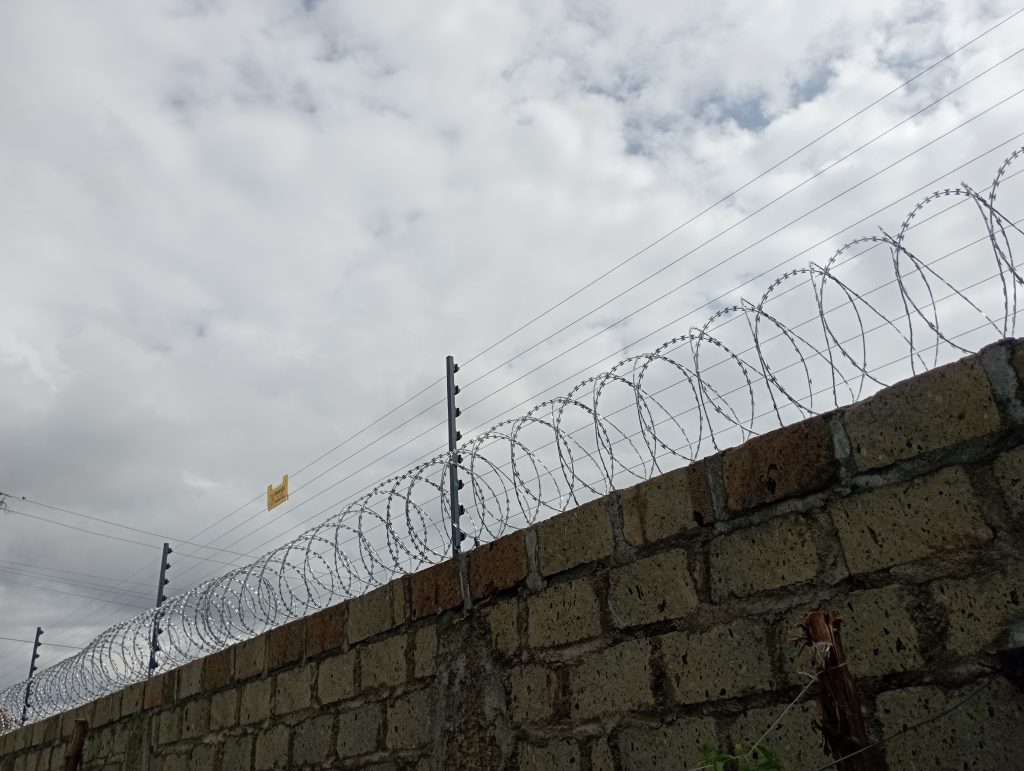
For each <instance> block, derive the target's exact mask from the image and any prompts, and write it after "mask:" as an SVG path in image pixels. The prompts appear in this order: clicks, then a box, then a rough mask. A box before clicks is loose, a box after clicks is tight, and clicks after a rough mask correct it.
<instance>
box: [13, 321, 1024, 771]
mask: <svg viewBox="0 0 1024 771" xmlns="http://www.w3.org/2000/svg"><path fill="white" fill-rule="evenodd" d="M1022 382H1024V343H1021V342H1017V341H1005V342H1002V343H999V344H996V345H994V346H991V347H989V348H987V349H985V350H984V351H983V352H981V353H980V354H978V355H974V356H970V357H968V358H966V359H964V360H962V361H960V362H957V363H954V364H951V365H949V366H946V367H943V368H940V369H936V370H933V371H930V372H928V373H925V374H923V375H920V376H918V377H916V378H914V379H911V380H908V381H905V382H903V383H900V384H897V385H896V386H894V387H892V388H889V389H886V390H884V391H882V392H880V393H878V394H877V395H875V396H874V397H872V398H870V399H868V400H866V401H864V402H861V403H859V404H856V405H853V406H851V407H849V408H846V409H842V410H838V411H836V412H833V413H831V414H828V415H824V416H820V417H815V418H812V419H810V420H807V421H805V422H802V423H799V424H796V425H792V426H789V427H786V428H782V429H779V430H778V431H775V432H773V433H770V434H766V435H763V436H759V437H757V438H754V439H751V440H750V441H748V442H746V443H745V444H743V445H741V446H739V447H737V448H735V449H732V450H728V451H725V452H722V453H720V454H718V455H716V456H714V457H711V458H708V459H706V460H703V461H700V462H698V463H694V464H692V465H690V466H687V467H685V468H682V469H678V470H676V471H672V472H669V473H667V474H664V475H662V476H660V477H657V478H656V479H652V480H650V481H648V482H645V483H643V484H640V485H637V486H635V487H632V488H630V489H627V490H622V491H619V492H616V493H613V494H611V495H608V496H606V497H604V498H601V499H599V500H596V501H593V502H591V503H588V504H586V505H584V506H581V507H579V508H577V509H575V510H573V511H568V512H565V513H563V514H561V515H558V516H556V517H553V518H551V519H549V520H546V521H544V522H541V523H539V524H537V525H536V526H534V527H531V528H529V529H526V530H522V531H518V532H515V533H511V534H509V535H506V536H504V537H503V538H501V539H499V540H497V541H495V542H493V543H490V544H487V545H485V546H482V547H479V548H477V549H474V550H473V551H471V552H469V553H468V554H466V555H463V556H462V557H461V558H460V559H458V560H453V561H449V562H446V563H444V564H441V565H438V566H435V567H431V568H429V569H427V570H424V571H422V572H419V573H416V574H414V575H410V576H406V577H403V578H401V579H398V580H396V581H394V582H392V583H390V584H388V585H387V586H384V587H382V588H379V589H377V590H375V591H373V592H371V593H369V594H366V595H364V596H362V597H358V598H355V599H353V600H351V601H349V602H346V603H343V604H340V605H337V606H334V607H331V608H328V609H326V610H324V611H322V612H320V613H317V614H315V615H313V616H310V617H308V618H305V619H301V620H298V621H295V622H292V623H290V624H288V625H285V626H283V627H280V628H277V629H274V630H271V631H270V632H267V633H266V634H264V635H261V636H259V637H256V638H254V639H252V640H248V641H246V642H243V643H240V644H238V645H235V646H234V647H232V648H229V649H228V650H225V651H222V652H220V653H217V654H214V655H212V656H210V657H208V658H205V659H202V660H199V661H196V662H193V663H191V664H189V665H187V666H185V667H182V668H180V669H178V670H176V671H172V672H168V673H166V674H163V675H160V676H158V677H155V678H154V679H152V680H151V681H149V682H147V683H145V684H139V685H136V686H133V687H131V688H128V689H126V690H124V691H122V692H120V693H116V694H113V695H110V696H107V697H105V698H102V699H99V700H97V701H95V702H93V703H91V704H87V705H85V706H83V707H81V708H79V709H77V710H75V711H74V712H70V713H67V714H65V715H61V716H57V717H53V718H50V719H48V720H45V721H41V722H39V723H36V724H33V725H29V726H26V727H25V728H23V729H20V730H18V731H15V732H12V733H8V734H6V735H4V736H2V737H0V771H37V770H41V769H51V768H52V769H57V768H60V767H61V763H62V760H63V756H64V752H65V749H66V741H67V738H68V737H69V736H70V733H71V727H72V725H73V721H74V719H75V718H79V717H82V718H85V719H87V720H88V721H89V725H90V728H89V733H88V738H87V741H86V754H85V765H84V768H85V769H89V770H90V771H92V770H96V771H115V769H117V770H118V771H127V770H129V769H146V770H147V771H148V770H149V769H152V770H153V771H178V770H179V769H180V771H186V769H187V770H188V771H207V770H210V769H238V770H239V771H250V770H252V771H265V770H269V769H284V768H286V769H326V768H339V769H348V768H364V769H381V770H383V769H395V770H396V771H397V770H398V769H404V770H407V771H413V770H415V771H420V770H425V769H490V768H494V769H561V768H565V769H579V770H580V771H610V770H612V769H685V768H691V767H694V766H698V765H700V749H699V748H700V747H701V746H702V745H710V746H714V747H717V748H729V747H731V746H732V744H733V743H734V742H745V743H750V742H753V741H755V740H756V739H758V738H759V737H760V736H761V735H762V733H763V732H764V731H765V730H766V729H767V728H768V727H769V726H770V725H771V724H772V723H773V722H774V721H775V720H776V718H778V717H779V715H780V714H781V713H782V711H783V709H784V708H785V707H786V706H787V705H789V704H790V703H791V702H792V701H793V700H794V698H795V697H796V696H797V695H798V694H800V693H801V691H802V690H803V687H804V685H805V683H806V682H807V678H806V675H805V674H804V673H806V672H807V671H809V670H810V663H809V657H808V655H807V652H806V650H804V649H801V647H800V646H799V645H797V644H795V643H794V638H796V637H797V635H798V631H799V630H798V627H797V624H798V622H799V621H800V619H801V618H802V616H803V614H804V613H805V612H807V611H808V610H811V609H814V608H816V607H819V606H824V607H828V608H832V609H835V610H838V611H839V612H840V613H841V614H842V615H843V617H844V619H845V621H844V626H843V630H844V640H845V642H846V648H847V652H848V654H849V656H850V666H851V668H852V672H853V674H854V676H855V677H856V678H857V681H858V683H859V686H860V689H861V692H862V696H863V705H864V711H865V716H866V720H867V724H868V728H869V731H870V734H871V736H872V738H873V739H876V740H881V739H883V738H885V737H891V738H889V739H888V740H886V741H885V742H884V743H883V744H882V745H881V746H880V748H879V749H878V750H877V756H878V758H879V761H880V764H881V767H883V768H889V769H907V768H928V769H947V768H948V769H969V768H979V769H982V768H984V769H992V768H1000V769H1002V768H1007V769H1009V768H1022V767H1024V761H1022V760H1021V758H1024V731H1022V730H1021V727H1022V726H1024V694H1021V692H1020V691H1018V690H1017V689H1016V688H1015V687H1014V686H1013V685H1011V684H1010V683H1009V681H1008V680H1007V679H1006V678H1004V677H1002V676H1001V675H996V676H993V675H992V673H991V668H992V666H994V665H995V662H996V660H995V658H994V656H993V651H994V649H995V648H996V646H997V645H998V644H999V641H1000V637H1001V636H1002V635H1003V634H1004V633H1005V630H1006V629H1007V627H1008V625H1010V624H1013V623H1015V622H1021V621H1024V604H1022V600H1024V567H1022V555H1024V495H1022V493H1024V398H1022V395H1024V392H1022ZM813 695H814V690H813V688H812V689H811V690H810V691H809V692H807V693H806V695H805V697H804V699H803V700H801V701H798V702H797V703H796V704H795V706H793V707H792V709H790V710H789V711H788V712H787V713H786V715H785V717H783V719H782V720H781V721H779V723H778V726H777V727H776V728H775V729H774V730H773V731H772V732H771V733H770V734H769V735H768V736H767V738H766V739H765V742H766V744H767V745H768V746H769V747H770V748H771V749H773V750H774V751H775V752H776V753H777V754H778V755H779V757H780V758H781V760H782V762H783V764H784V767H785V768H787V769H813V768H817V767H819V766H821V765H824V764H825V763H827V762H828V759H827V758H826V756H824V755H823V754H822V751H821V749H820V745H821V740H820V737H819V736H818V735H817V733H816V731H815V729H814V727H813V725H812V720H813V719H814V706H813ZM964 699H967V701H966V702H964ZM951 708H952V709H951ZM947 712H948V714H944V715H943V713H947ZM939 715H941V717H938V718H937V719H934V720H932V721H931V722H927V723H925V724H924V725H921V726H919V727H915V726H916V724H917V723H919V722H921V721H925V720H928V719H929V718H932V717H935V716H939ZM894 734H895V735H894Z"/></svg>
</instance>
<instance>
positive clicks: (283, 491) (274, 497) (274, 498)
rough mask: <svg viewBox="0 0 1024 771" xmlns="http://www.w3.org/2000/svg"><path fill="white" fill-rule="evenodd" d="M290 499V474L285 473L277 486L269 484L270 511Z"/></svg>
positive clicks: (268, 501) (268, 500) (268, 499)
mask: <svg viewBox="0 0 1024 771" xmlns="http://www.w3.org/2000/svg"><path fill="white" fill-rule="evenodd" d="M287 500H288V475H287V474H285V475H284V477H283V478H282V479H281V484H279V485H278V486H277V487H274V486H273V485H267V511H270V510H271V509H272V508H274V507H275V506H280V505H281V504H282V503H284V502H285V501H287Z"/></svg>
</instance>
